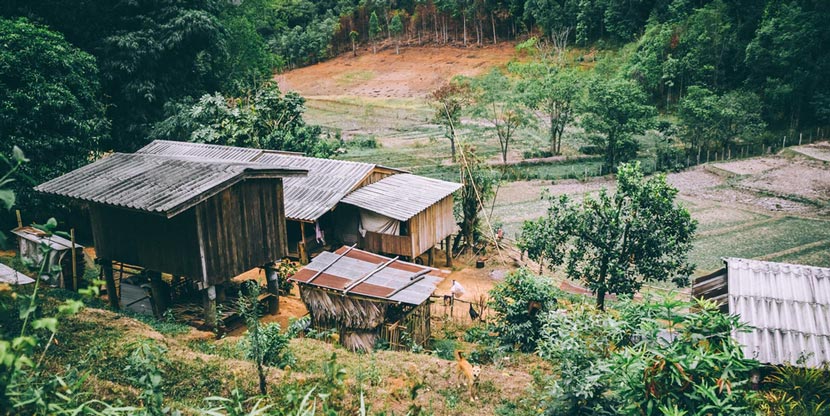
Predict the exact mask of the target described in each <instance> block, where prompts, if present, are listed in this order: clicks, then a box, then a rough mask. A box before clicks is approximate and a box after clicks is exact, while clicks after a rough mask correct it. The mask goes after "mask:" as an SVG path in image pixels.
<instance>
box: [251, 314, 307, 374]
mask: <svg viewBox="0 0 830 416" xmlns="http://www.w3.org/2000/svg"><path fill="white" fill-rule="evenodd" d="M258 335H259V341H260V342H259V345H260V346H261V347H262V356H263V362H262V363H263V364H265V365H269V366H272V367H278V368H285V367H286V366H290V365H293V364H294V363H295V362H296V358H295V357H294V354H292V353H291V350H289V349H288V342H289V341H290V340H291V336H290V334H289V333H283V332H282V329H281V328H280V325H279V324H277V323H270V324H267V325H264V326H262V327H261V328H260V329H259V333H258ZM251 336H252V334H251V333H250V332H248V333H247V336H246V338H244V339H242V340H240V341H239V343H240V345H239V348H240V349H242V350H245V351H247V352H248V353H247V358H248V359H250V360H253V359H255V357H253V356H252V355H251V349H250V348H247V347H246V345H247V344H248V343H250V342H251V340H250V337H251Z"/></svg>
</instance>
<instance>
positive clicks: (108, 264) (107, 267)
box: [101, 259, 121, 310]
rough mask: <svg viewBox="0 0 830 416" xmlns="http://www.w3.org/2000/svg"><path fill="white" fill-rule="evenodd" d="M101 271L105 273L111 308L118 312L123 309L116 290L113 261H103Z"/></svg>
mask: <svg viewBox="0 0 830 416" xmlns="http://www.w3.org/2000/svg"><path fill="white" fill-rule="evenodd" d="M101 270H103V271H104V280H106V282H107V297H108V298H109V300H110V307H111V308H113V309H115V310H118V309H120V308H121V305H120V302H119V299H118V293H116V289H115V276H114V275H113V273H112V260H108V259H101Z"/></svg>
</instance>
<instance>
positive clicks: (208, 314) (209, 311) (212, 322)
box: [202, 285, 217, 329]
mask: <svg viewBox="0 0 830 416" xmlns="http://www.w3.org/2000/svg"><path fill="white" fill-rule="evenodd" d="M202 300H203V302H204V307H205V326H207V327H208V328H211V329H216V324H217V322H216V286H212V285H211V286H208V287H207V289H205V290H203V291H202Z"/></svg>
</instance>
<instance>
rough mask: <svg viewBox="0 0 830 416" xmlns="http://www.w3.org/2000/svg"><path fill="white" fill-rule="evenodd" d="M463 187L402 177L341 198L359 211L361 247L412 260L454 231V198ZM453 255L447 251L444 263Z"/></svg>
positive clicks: (416, 176)
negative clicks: (453, 195)
mask: <svg viewBox="0 0 830 416" xmlns="http://www.w3.org/2000/svg"><path fill="white" fill-rule="evenodd" d="M460 188H461V184H458V183H454V182H446V181H441V180H438V179H431V178H425V177H423V176H418V175H412V174H408V173H402V174H399V175H393V176H389V177H386V178H383V179H381V180H379V181H377V182H375V183H373V184H370V185H367V186H364V187H362V188H360V189H357V190H356V191H354V192H352V193H350V194H349V195H347V196H346V197H345V198H343V201H342V202H343V203H344V204H348V205H352V206H354V207H356V208H358V210H359V218H360V225H359V230H360V234H361V236H362V238H361V242H360V246H361V248H363V249H365V250H368V251H371V252H375V253H385V254H391V255H399V256H405V257H406V258H408V259H415V258H417V257H418V256H420V255H422V254H424V253H426V252H427V251H429V261H428V265H430V266H432V258H433V256H432V248H433V247H434V246H436V245H437V244H439V243H440V242H441V241H442V240H445V239H446V240H447V243H446V247H449V246H450V245H449V237H450V236H451V235H452V234H454V233H455V232H456V229H457V225H456V222H455V216H454V215H453V211H452V209H453V197H452V194H453V193H454V192H455V191H457V190H458V189H460ZM451 256H452V254H451V252H450V250H447V264H451V261H452V257H451Z"/></svg>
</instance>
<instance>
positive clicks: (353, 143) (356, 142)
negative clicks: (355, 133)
mask: <svg viewBox="0 0 830 416" xmlns="http://www.w3.org/2000/svg"><path fill="white" fill-rule="evenodd" d="M346 144H347V145H348V146H349V147H353V148H355V149H379V148H380V147H381V146H380V143H379V142H378V139H377V137H375V136H374V135H371V136H361V137H356V138H354V139H352V140H349V141H348V142H346Z"/></svg>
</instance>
